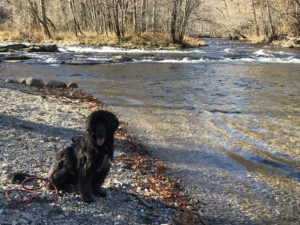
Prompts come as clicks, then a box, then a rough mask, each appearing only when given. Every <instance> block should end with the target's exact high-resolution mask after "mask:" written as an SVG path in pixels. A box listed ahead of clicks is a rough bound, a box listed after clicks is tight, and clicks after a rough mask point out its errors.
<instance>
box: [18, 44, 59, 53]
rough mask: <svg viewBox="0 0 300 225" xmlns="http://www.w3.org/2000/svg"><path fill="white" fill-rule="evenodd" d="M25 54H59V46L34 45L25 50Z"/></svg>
mask: <svg viewBox="0 0 300 225" xmlns="http://www.w3.org/2000/svg"><path fill="white" fill-rule="evenodd" d="M23 50H24V51H25V52H58V47H57V45H32V46H29V47H27V48H24V49H23Z"/></svg>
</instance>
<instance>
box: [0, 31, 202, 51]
mask: <svg viewBox="0 0 300 225" xmlns="http://www.w3.org/2000/svg"><path fill="white" fill-rule="evenodd" d="M3 36H4V37H6V36H7V35H3V34H1V32H0V42H4V43H5V42H12V43H28V44H29V45H35V44H46V45H53V44H54V45H75V46H87V47H106V46H108V47H116V48H123V49H145V50H184V49H190V48H201V47H205V46H207V44H206V42H205V41H203V39H201V38H197V37H191V36H188V35H186V37H185V38H184V39H183V42H182V43H181V44H172V43H170V42H169V38H168V35H167V34H164V33H162V34H160V33H159V34H151V33H144V34H142V35H128V36H126V37H124V38H123V40H121V41H118V40H116V38H115V37H114V36H100V37H98V36H90V37H89V36H87V37H77V38H75V39H74V38H71V39H70V38H68V35H66V36H65V38H60V39H55V38H53V39H34V38H33V39H31V40H28V39H24V38H21V37H14V38H3ZM62 36H64V35H62Z"/></svg>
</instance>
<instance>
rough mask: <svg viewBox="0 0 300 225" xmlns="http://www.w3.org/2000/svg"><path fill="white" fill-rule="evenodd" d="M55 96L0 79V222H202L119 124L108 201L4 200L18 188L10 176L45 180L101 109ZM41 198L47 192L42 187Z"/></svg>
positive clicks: (72, 198) (64, 198) (73, 197)
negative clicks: (89, 118) (88, 118)
mask: <svg viewBox="0 0 300 225" xmlns="http://www.w3.org/2000/svg"><path fill="white" fill-rule="evenodd" d="M58 95H59V96H60V97H59V98H57V96H53V95H47V94H45V92H43V91H41V90H38V89H34V88H29V87H25V86H22V85H17V84H6V83H4V82H3V81H0V106H1V107H0V171H1V172H0V194H1V197H0V224H3V225H4V224H114V225H122V224H205V222H203V221H202V220H201V218H200V215H199V213H198V212H197V207H195V203H192V202H191V201H190V199H189V197H188V195H187V194H186V193H185V192H184V191H183V190H182V189H181V187H180V186H178V184H177V183H176V182H175V181H173V180H172V179H169V178H168V177H166V171H165V170H166V169H165V167H164V165H163V163H162V162H160V161H158V160H154V159H152V158H151V157H149V155H140V154H139V153H138V151H137V150H140V152H142V151H141V150H142V148H141V147H140V146H139V145H138V144H136V143H135V140H134V138H132V137H130V135H129V134H127V132H126V129H125V125H124V124H123V125H122V126H121V128H120V129H119V131H118V133H117V135H116V136H117V137H116V146H115V150H116V160H115V162H114V165H113V169H112V171H111V173H110V175H109V177H108V179H107V181H106V183H105V187H107V188H108V193H109V195H108V197H107V198H98V199H97V201H96V202H94V203H92V204H86V203H83V202H81V201H80V200H79V196H78V195H76V194H70V193H69V194H63V195H62V196H60V197H59V199H58V200H57V201H54V202H50V203H45V202H43V201H38V200H39V198H37V199H35V200H33V201H32V202H31V203H30V204H27V205H16V204H13V203H12V201H11V200H10V199H7V198H6V197H5V196H4V193H5V191H7V190H12V189H15V188H20V185H15V184H11V182H10V179H9V174H11V173H12V172H16V171H23V172H27V173H30V174H34V175H37V176H41V177H45V176H46V174H47V172H48V171H47V170H48V169H49V168H50V165H51V162H52V160H53V159H54V157H55V155H56V153H57V152H58V151H60V150H61V149H63V148H64V147H65V146H67V145H69V144H70V138H71V137H72V136H74V135H77V134H80V133H81V132H82V131H83V129H84V126H85V118H86V116H87V115H89V114H90V112H91V111H92V110H93V109H95V108H98V107H99V106H100V104H97V103H95V102H94V101H90V99H89V100H88V101H82V99H80V98H77V97H74V98H73V99H70V98H69V97H68V98H67V97H63V96H61V95H62V94H61V93H60V94H58ZM13 193H14V194H16V196H19V195H21V194H20V193H15V192H13ZM41 196H42V197H41V198H46V197H49V196H51V192H50V191H49V190H47V189H45V190H43V189H42V191H41ZM183 208H184V210H183Z"/></svg>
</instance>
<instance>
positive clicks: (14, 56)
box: [4, 55, 31, 61]
mask: <svg viewBox="0 0 300 225" xmlns="http://www.w3.org/2000/svg"><path fill="white" fill-rule="evenodd" d="M28 59H31V58H30V57H28V56H26V55H7V56H5V57H4V60H8V61H9V60H28Z"/></svg>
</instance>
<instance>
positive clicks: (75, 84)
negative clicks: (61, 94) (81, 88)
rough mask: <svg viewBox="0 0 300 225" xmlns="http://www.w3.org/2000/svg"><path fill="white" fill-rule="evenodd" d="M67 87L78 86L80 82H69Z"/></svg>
mask: <svg viewBox="0 0 300 225" xmlns="http://www.w3.org/2000/svg"><path fill="white" fill-rule="evenodd" d="M67 88H78V84H77V83H73V82H70V83H68V84H67Z"/></svg>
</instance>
